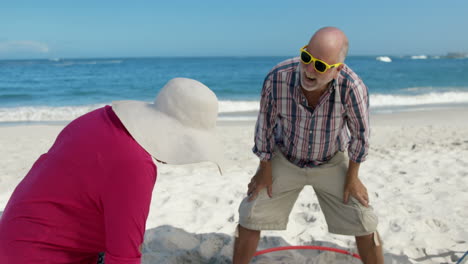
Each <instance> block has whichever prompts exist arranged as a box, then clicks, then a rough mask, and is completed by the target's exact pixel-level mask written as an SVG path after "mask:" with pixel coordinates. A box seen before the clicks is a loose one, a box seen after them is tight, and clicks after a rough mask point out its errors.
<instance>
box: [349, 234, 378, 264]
mask: <svg viewBox="0 0 468 264" xmlns="http://www.w3.org/2000/svg"><path fill="white" fill-rule="evenodd" d="M375 235H376V236H377V237H376V241H374V233H373V234H370V235H366V236H357V237H356V245H357V248H358V251H359V255H360V256H361V259H362V262H363V263H364V264H383V263H384V259H383V252H382V241H381V240H380V236H379V235H378V233H377V232H376V233H375ZM376 242H378V243H376Z"/></svg>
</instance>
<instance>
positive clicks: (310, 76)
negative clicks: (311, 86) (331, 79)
mask: <svg viewBox="0 0 468 264" xmlns="http://www.w3.org/2000/svg"><path fill="white" fill-rule="evenodd" d="M304 77H305V79H307V80H309V81H314V80H315V79H316V78H315V77H313V76H312V75H311V74H309V73H308V72H304Z"/></svg>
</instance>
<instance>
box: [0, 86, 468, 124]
mask: <svg viewBox="0 0 468 264" xmlns="http://www.w3.org/2000/svg"><path fill="white" fill-rule="evenodd" d="M370 103H371V109H376V110H379V109H382V108H385V109H387V110H388V109H389V108H390V109H397V110H398V109H400V108H405V107H415V106H416V107H425V108H431V107H432V106H438V105H444V106H447V105H448V106H450V105H453V104H468V92H430V93H425V94H421V95H411V96H410V95H384V94H372V95H371V96H370ZM109 104H110V103H109ZM104 105H105V104H93V105H84V106H61V107H50V106H27V107H4V108H0V123H1V122H3V123H5V122H56V121H71V120H73V119H75V118H77V117H79V116H81V115H83V114H85V113H87V112H90V111H92V110H94V109H96V108H99V107H102V106H104ZM259 105H260V102H259V101H220V102H219V119H220V120H225V121H233V120H236V121H240V120H255V119H256V116H257V112H258V110H259Z"/></svg>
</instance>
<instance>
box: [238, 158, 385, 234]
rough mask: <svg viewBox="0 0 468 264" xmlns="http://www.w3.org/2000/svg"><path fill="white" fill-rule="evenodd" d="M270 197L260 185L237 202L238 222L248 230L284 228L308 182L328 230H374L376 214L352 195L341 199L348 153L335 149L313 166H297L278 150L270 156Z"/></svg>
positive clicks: (359, 232) (356, 231)
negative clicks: (345, 200) (251, 198)
mask: <svg viewBox="0 0 468 264" xmlns="http://www.w3.org/2000/svg"><path fill="white" fill-rule="evenodd" d="M271 164H272V174H273V175H272V177H273V186H272V190H273V197H272V198H270V197H268V194H267V191H266V188H264V189H262V190H261V191H260V192H259V194H258V196H257V198H256V199H255V200H254V201H251V202H249V201H248V197H246V198H245V199H244V200H243V201H242V203H241V205H240V206H239V224H240V225H241V226H242V227H244V228H247V229H251V230H285V229H286V226H287V224H288V218H289V214H290V213H291V210H292V208H293V206H294V203H295V202H296V200H297V197H298V196H299V193H300V192H301V190H302V189H303V188H304V186H306V185H311V186H312V187H313V188H314V191H315V193H316V195H317V198H318V201H319V204H320V208H321V209H322V212H323V214H324V215H325V219H326V221H327V225H328V231H329V232H330V233H335V234H340V235H352V236H364V235H368V234H371V233H374V232H376V231H377V230H376V229H377V222H378V220H377V216H376V215H375V213H374V211H373V208H372V207H371V206H369V207H368V208H366V207H365V206H363V205H362V204H361V203H359V202H358V201H357V200H356V199H355V198H353V197H350V199H349V201H348V204H345V203H343V190H344V185H345V179H346V172H347V169H348V157H347V155H346V154H345V153H344V152H338V153H337V154H336V155H335V156H334V157H333V158H332V159H331V160H330V161H329V162H328V163H326V164H323V165H320V166H318V167H314V168H300V167H297V166H296V165H294V164H292V163H290V162H289V161H288V160H287V159H286V158H285V157H284V156H283V155H282V153H281V152H280V151H276V153H275V156H274V157H273V158H272V160H271Z"/></svg>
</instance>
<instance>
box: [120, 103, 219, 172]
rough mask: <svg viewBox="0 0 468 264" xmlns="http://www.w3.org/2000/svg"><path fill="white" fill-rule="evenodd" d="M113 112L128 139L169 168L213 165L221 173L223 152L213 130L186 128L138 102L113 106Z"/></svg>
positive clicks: (154, 108)
mask: <svg viewBox="0 0 468 264" xmlns="http://www.w3.org/2000/svg"><path fill="white" fill-rule="evenodd" d="M112 109H113V110H114V112H115V114H116V115H117V116H118V117H119V119H120V121H121V122H122V123H123V125H124V126H125V128H126V129H127V130H128V132H129V133H130V135H132V137H133V138H134V139H135V140H136V141H137V142H138V144H140V146H142V147H143V148H144V149H145V150H146V151H147V152H148V153H149V154H150V155H151V156H153V157H154V158H156V159H158V160H160V161H163V162H166V163H168V164H191V163H198V162H203V161H211V162H214V163H216V165H217V166H218V169H219V170H220V173H221V174H222V172H223V169H222V167H223V163H224V159H223V158H222V157H223V151H222V148H221V144H220V142H219V139H218V137H217V134H216V129H212V130H202V129H197V128H192V127H187V126H184V125H183V124H181V123H180V122H179V121H178V120H176V119H174V118H171V117H170V116H168V115H166V114H165V113H163V112H161V111H159V110H158V109H157V108H156V107H155V105H154V104H150V103H146V102H141V101H116V102H112Z"/></svg>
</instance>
